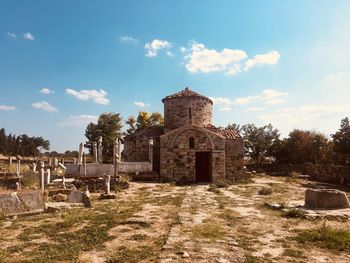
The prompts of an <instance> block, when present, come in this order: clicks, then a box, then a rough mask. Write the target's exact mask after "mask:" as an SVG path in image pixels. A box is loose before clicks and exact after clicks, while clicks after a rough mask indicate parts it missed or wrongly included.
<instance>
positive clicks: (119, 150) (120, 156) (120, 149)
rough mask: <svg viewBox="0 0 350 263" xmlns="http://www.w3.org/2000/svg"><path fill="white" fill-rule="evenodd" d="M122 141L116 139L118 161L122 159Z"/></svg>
mask: <svg viewBox="0 0 350 263" xmlns="http://www.w3.org/2000/svg"><path fill="white" fill-rule="evenodd" d="M121 146H122V141H121V140H119V139H118V161H119V162H121V161H122V148H121Z"/></svg>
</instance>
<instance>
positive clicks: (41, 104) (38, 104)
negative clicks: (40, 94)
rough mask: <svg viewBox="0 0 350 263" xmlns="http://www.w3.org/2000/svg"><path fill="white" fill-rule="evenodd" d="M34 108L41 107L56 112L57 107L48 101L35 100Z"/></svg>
mask: <svg viewBox="0 0 350 263" xmlns="http://www.w3.org/2000/svg"><path fill="white" fill-rule="evenodd" d="M32 106H33V108H36V109H41V110H44V111H48V112H56V111H57V109H56V108H55V107H54V106H52V105H51V104H50V103H48V102H46V101H41V102H35V103H33V104H32Z"/></svg>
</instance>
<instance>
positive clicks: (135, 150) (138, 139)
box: [123, 127, 164, 172]
mask: <svg viewBox="0 0 350 263" xmlns="http://www.w3.org/2000/svg"><path fill="white" fill-rule="evenodd" d="M163 133H164V129H163V127H152V128H148V129H142V130H138V131H136V132H135V133H134V134H132V135H128V136H126V137H125V139H124V160H123V161H125V162H148V161H149V156H148V154H149V152H148V151H149V148H148V144H149V140H150V139H153V171H157V172H159V165H160V138H159V136H160V135H162V134H163Z"/></svg>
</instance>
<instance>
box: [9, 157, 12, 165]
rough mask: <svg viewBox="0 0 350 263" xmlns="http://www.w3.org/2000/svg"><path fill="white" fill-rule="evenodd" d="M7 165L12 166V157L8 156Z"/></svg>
mask: <svg viewBox="0 0 350 263" xmlns="http://www.w3.org/2000/svg"><path fill="white" fill-rule="evenodd" d="M9 165H12V156H9Z"/></svg>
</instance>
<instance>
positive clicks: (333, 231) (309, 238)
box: [293, 223, 350, 253]
mask: <svg viewBox="0 0 350 263" xmlns="http://www.w3.org/2000/svg"><path fill="white" fill-rule="evenodd" d="M293 239H294V240H296V241H297V242H299V243H301V244H310V245H315V246H317V247H320V248H324V249H328V250H330V251H332V252H347V253H350V230H344V229H337V228H334V227H331V226H328V225H326V223H323V224H322V225H321V226H318V227H316V228H313V229H305V230H302V231H300V232H299V233H298V235H297V236H295V237H294V238H293Z"/></svg>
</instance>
